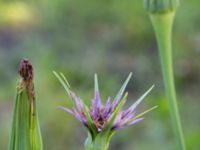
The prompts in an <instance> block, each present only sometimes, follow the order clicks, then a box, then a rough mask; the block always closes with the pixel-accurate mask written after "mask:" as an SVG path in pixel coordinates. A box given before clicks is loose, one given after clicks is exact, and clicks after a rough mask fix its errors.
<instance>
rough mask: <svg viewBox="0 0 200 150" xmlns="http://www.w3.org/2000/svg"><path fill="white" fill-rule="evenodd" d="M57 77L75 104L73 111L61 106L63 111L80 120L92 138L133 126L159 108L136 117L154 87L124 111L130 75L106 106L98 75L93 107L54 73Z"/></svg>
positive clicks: (62, 78) (63, 77)
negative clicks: (101, 93) (139, 105)
mask: <svg viewBox="0 0 200 150" xmlns="http://www.w3.org/2000/svg"><path fill="white" fill-rule="evenodd" d="M54 74H55V76H56V77H57V78H58V79H59V81H60V82H61V84H62V85H63V87H64V88H65V90H66V91H67V93H68V95H69V96H70V98H71V100H72V101H73V102H74V107H73V108H72V109H69V108H65V107H63V106H60V108H61V109H63V110H64V111H66V112H68V113H70V114H71V115H73V116H74V117H75V118H76V119H77V120H79V121H80V122H81V123H82V124H83V125H84V126H85V127H86V128H87V129H88V130H89V132H90V134H91V136H92V137H95V136H96V135H97V134H99V133H104V132H109V133H112V132H113V131H115V130H119V129H121V128H123V127H126V126H130V125H133V124H135V123H137V122H140V121H141V120H143V117H142V116H143V115H144V114H145V113H147V112H149V111H151V110H153V109H155V108H156V107H157V106H154V107H152V108H150V109H148V110H147V111H145V112H142V113H140V114H139V115H136V107H137V106H138V104H139V103H140V102H141V101H142V100H143V99H144V98H145V96H146V95H147V94H148V93H149V92H150V91H151V90H152V88H153V86H152V87H151V88H150V89H149V90H148V91H147V92H145V93H144V94H143V95H142V96H141V97H140V98H139V99H138V100H137V101H136V102H135V103H134V104H132V105H131V106H130V107H129V108H128V109H126V110H123V109H122V106H123V105H124V104H125V102H126V100H127V96H128V93H127V92H126V93H124V91H125V88H126V86H127V84H128V82H129V80H130V78H131V76H132V73H130V74H129V76H128V77H127V79H126V81H125V82H124V84H123V85H122V87H121V89H120V90H119V92H118V94H117V95H116V97H115V98H114V99H113V100H112V99H111V97H108V99H107V102H106V104H105V105H104V104H102V102H101V98H100V93H99V88H98V79H97V75H96V74H95V76H94V83H95V84H94V85H95V90H94V98H93V99H92V103H91V106H90V107H88V106H86V105H85V104H84V102H83V101H82V100H81V98H80V97H78V96H77V95H76V94H75V93H74V92H73V91H71V88H70V85H69V83H68V81H67V80H66V78H65V76H64V75H63V74H62V73H60V74H58V73H56V72H54Z"/></svg>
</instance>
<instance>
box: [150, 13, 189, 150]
mask: <svg viewBox="0 0 200 150" xmlns="http://www.w3.org/2000/svg"><path fill="white" fill-rule="evenodd" d="M174 15H175V11H170V12H167V13H151V14H150V18H151V21H152V23H153V27H154V30H155V33H156V38H157V42H158V47H159V53H160V60H161V67H162V73H163V77H164V84H165V90H166V96H167V99H168V103H169V110H170V115H171V121H172V125H173V129H174V132H175V137H176V140H177V143H178V148H179V150H185V149H186V148H185V142H184V136H183V132H182V127H181V121H180V117H179V110H178V105H177V100H176V91H175V83H174V76H173V63H172V46H171V45H172V44H171V38H172V37H171V36H172V26H173V20H174Z"/></svg>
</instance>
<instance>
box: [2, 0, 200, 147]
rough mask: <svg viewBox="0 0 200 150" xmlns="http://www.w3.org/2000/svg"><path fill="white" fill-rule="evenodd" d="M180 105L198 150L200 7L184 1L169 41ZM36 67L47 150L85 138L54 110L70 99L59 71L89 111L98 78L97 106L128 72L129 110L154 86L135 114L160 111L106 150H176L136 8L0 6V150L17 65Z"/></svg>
mask: <svg viewBox="0 0 200 150" xmlns="http://www.w3.org/2000/svg"><path fill="white" fill-rule="evenodd" d="M173 46H174V51H173V54H174V67H175V79H176V87H177V92H178V100H179V101H178V103H179V107H180V115H181V119H182V123H183V129H184V134H185V138H186V143H187V147H188V150H199V148H200V142H199V139H200V116H199V114H200V109H199V108H200V101H199V100H200V92H199V91H200V11H199V0H190V1H186V0H182V1H181V7H180V8H179V10H178V12H177V16H176V20H175V25H174V34H173ZM22 58H28V59H29V60H30V61H31V62H32V63H33V65H34V69H35V70H34V71H35V87H36V96H37V105H38V111H39V119H40V124H41V129H42V135H43V140H44V149H45V150H64V149H65V150H68V149H69V150H83V142H84V139H85V138H86V136H87V134H86V130H85V129H84V127H82V125H81V124H80V123H79V122H78V121H76V120H75V119H74V118H73V117H72V116H70V115H69V114H67V113H65V112H63V111H62V110H59V109H57V106H59V105H64V106H66V107H70V102H69V98H68V97H67V94H66V93H65V91H64V89H63V88H62V86H61V85H60V84H59V82H58V81H57V79H56V78H55V77H54V76H53V74H52V71H53V70H56V71H62V72H63V73H64V74H65V75H66V76H67V78H68V80H69V81H70V83H71V86H72V87H73V89H74V90H75V91H76V93H77V94H78V95H80V96H81V97H82V98H83V99H84V100H85V101H86V102H87V103H89V101H90V99H91V98H92V97H93V75H94V73H98V75H99V82H100V83H99V84H100V90H101V94H102V97H103V99H104V100H105V99H106V97H107V96H112V97H114V96H115V94H116V92H117V91H118V89H119V88H120V86H121V84H122V83H123V80H124V79H125V78H126V76H127V75H128V73H129V72H133V78H132V80H131V82H130V83H129V85H128V88H127V90H128V92H129V100H128V103H127V105H126V106H127V107H128V106H129V105H130V104H131V103H133V102H134V101H135V100H136V99H137V98H138V97H139V96H140V95H141V94H143V93H144V92H145V91H146V90H147V89H148V88H149V87H150V86H151V85H152V84H155V88H154V90H153V91H152V92H151V94H150V95H149V96H148V97H147V98H146V100H145V101H144V102H143V103H142V104H141V105H140V106H139V108H138V112H140V111H142V110H145V109H147V108H149V107H151V106H154V105H158V106H159V108H158V109H156V110H154V111H153V112H151V113H149V114H147V115H146V119H145V120H144V121H143V122H141V123H138V124H136V125H134V126H132V127H129V128H125V129H123V130H120V131H119V132H117V134H116V135H115V136H114V137H113V138H112V140H111V145H110V149H111V150H133V149H135V150H154V149H160V150H175V149H176V148H175V145H174V136H173V133H172V129H171V126H170V121H169V114H168V107H167V101H166V99H165V97H164V92H163V91H164V88H163V82H162V76H161V71H160V70H161V69H160V64H159V58H158V50H157V46H156V41H155V37H154V33H153V29H152V26H151V23H150V20H149V18H148V15H147V13H146V12H145V11H144V9H143V2H142V1H140V0H137V1H134V0H123V1H122V0H84V1H83V0H52V1H48V0H20V1H19V0H1V1H0V149H1V150H6V149H7V147H8V141H9V133H10V127H11V120H12V111H13V110H12V109H13V104H14V97H15V92H16V82H17V79H18V74H17V71H18V65H19V62H20V59H22Z"/></svg>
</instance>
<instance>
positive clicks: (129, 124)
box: [127, 118, 144, 126]
mask: <svg viewBox="0 0 200 150" xmlns="http://www.w3.org/2000/svg"><path fill="white" fill-rule="evenodd" d="M143 119H144V118H139V119H136V120H133V121H131V122H129V123H128V124H127V125H128V126H131V125H133V124H135V123H138V122H140V121H142V120H143Z"/></svg>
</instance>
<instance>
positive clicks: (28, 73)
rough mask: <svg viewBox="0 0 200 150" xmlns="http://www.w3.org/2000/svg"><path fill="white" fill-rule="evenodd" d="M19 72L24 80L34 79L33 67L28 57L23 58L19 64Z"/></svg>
mask: <svg viewBox="0 0 200 150" xmlns="http://www.w3.org/2000/svg"><path fill="white" fill-rule="evenodd" d="M19 74H20V76H21V77H22V78H23V80H24V81H30V80H32V79H33V67H32V65H31V63H30V62H29V61H28V60H27V59H22V60H21V62H20V66H19Z"/></svg>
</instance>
